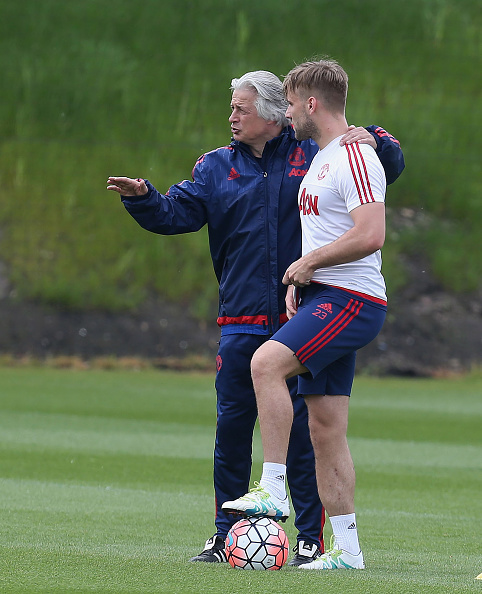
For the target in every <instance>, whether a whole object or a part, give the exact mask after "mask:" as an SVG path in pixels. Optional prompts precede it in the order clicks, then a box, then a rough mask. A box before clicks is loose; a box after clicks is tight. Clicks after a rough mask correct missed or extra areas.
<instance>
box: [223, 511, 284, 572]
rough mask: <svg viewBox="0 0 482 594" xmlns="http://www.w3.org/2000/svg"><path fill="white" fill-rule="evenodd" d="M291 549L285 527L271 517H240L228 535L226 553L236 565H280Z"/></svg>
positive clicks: (262, 567)
mask: <svg viewBox="0 0 482 594" xmlns="http://www.w3.org/2000/svg"><path fill="white" fill-rule="evenodd" d="M288 551H289V543H288V537H287V536H286V533H285V531H284V530H283V528H281V526H280V525H279V524H277V523H276V522H275V521H273V520H271V519H270V518H246V519H245V520H240V521H239V522H236V524H234V526H233V527H232V528H231V530H230V531H229V532H228V535H227V537H226V557H227V559H228V562H229V564H230V565H231V567H234V568H235V569H281V568H282V567H283V565H284V564H285V563H286V559H287V558H288Z"/></svg>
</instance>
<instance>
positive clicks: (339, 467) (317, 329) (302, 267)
mask: <svg viewBox="0 0 482 594" xmlns="http://www.w3.org/2000/svg"><path fill="white" fill-rule="evenodd" d="M347 89H348V77H347V75H346V73H345V71H344V70H343V69H342V68H341V66H339V65H338V64H337V63H336V62H334V61H330V60H322V61H320V62H307V63H304V64H301V65H300V66H297V67H296V68H294V69H293V70H292V71H291V72H290V73H289V74H288V76H287V77H286V79H285V81H284V90H285V93H286V97H287V100H288V104H289V105H288V109H287V111H286V116H287V117H288V118H289V119H290V120H291V122H292V124H293V127H294V130H295V134H296V138H297V139H298V140H299V141H306V140H307V139H308V138H312V139H313V140H314V141H315V142H316V143H317V145H318V146H319V149H320V150H319V152H318V154H317V155H316V156H315V157H314V159H313V161H312V163H311V165H310V168H309V171H308V173H307V174H306V176H305V177H304V179H303V181H302V183H301V186H300V191H299V195H298V202H299V213H300V218H301V227H302V254H303V255H302V257H301V258H299V259H297V260H295V261H294V262H293V263H292V264H291V265H290V266H288V268H287V270H286V272H285V274H284V277H283V283H284V284H286V285H292V286H290V287H289V288H288V292H287V296H286V305H287V313H288V316H289V317H290V320H289V322H288V323H287V324H286V325H284V326H283V327H282V328H281V329H280V330H278V332H276V334H275V335H274V336H273V337H272V338H271V339H270V340H269V341H267V342H266V343H265V344H264V345H262V346H261V347H260V348H259V349H258V351H257V352H256V353H255V355H254V357H253V360H252V363H251V369H252V377H253V383H254V388H255V392H256V399H257V404H258V415H259V421H260V428H261V438H262V443H263V451H264V462H265V463H264V465H263V475H262V478H261V481H260V483H259V486H258V487H256V488H255V489H253V490H252V491H250V492H249V493H248V494H247V495H245V496H244V497H241V498H240V499H237V500H235V501H228V502H226V503H225V504H224V505H223V509H224V510H226V511H227V512H231V513H236V512H238V513H239V512H240V513H242V514H243V515H248V516H263V515H266V516H272V517H277V518H286V517H288V516H289V505H288V498H287V495H286V489H285V481H284V478H283V477H284V474H285V468H286V466H285V464H286V456H287V451H288V442H289V436H290V431H291V425H292V418H293V407H292V405H291V400H290V397H289V393H288V391H287V388H286V380H288V379H289V378H292V377H293V376H298V387H299V390H298V391H299V393H300V394H303V395H304V397H305V401H306V404H307V407H308V413H309V426H310V432H311V440H312V443H313V447H314V451H315V460H316V477H317V483H318V492H319V495H320V498H321V500H322V501H323V504H324V506H325V509H326V511H327V513H328V515H329V517H330V521H331V524H332V528H333V535H334V545H333V549H332V550H330V551H328V552H327V553H324V554H323V555H321V556H319V557H318V558H317V559H314V560H313V561H311V562H309V563H306V564H303V565H302V566H301V567H302V568H303V569H339V568H354V569H363V568H364V567H365V565H364V560H363V554H362V552H361V550H360V545H359V542H358V533H357V526H356V518H355V508H354V490H355V471H354V467H353V461H352V458H351V455H350V451H349V448H348V443H347V438H346V431H347V425H348V403H349V397H350V392H351V387H352V382H353V377H354V372H355V356H356V351H357V350H358V349H359V348H361V347H363V346H364V345H366V344H368V343H369V342H370V341H371V340H373V338H375V336H376V335H377V334H378V332H379V331H380V329H381V327H382V325H383V322H384V319H385V313H386V295H385V283H384V280H383V277H382V274H381V255H380V248H381V247H382V245H383V243H384V239H385V203H384V202H385V188H386V181H385V175H384V171H383V167H382V166H381V165H380V161H379V160H378V158H377V157H376V154H375V151H373V149H372V148H370V147H369V146H368V145H366V144H365V145H360V144H358V143H354V144H351V145H345V146H341V145H340V139H341V138H342V136H343V135H344V134H345V133H346V131H347V130H348V125H347V122H346V119H345V102H346V94H347ZM298 293H299V295H300V301H299V303H297V300H296V297H295V296H296V295H297V294H298Z"/></svg>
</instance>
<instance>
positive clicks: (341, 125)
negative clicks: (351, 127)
mask: <svg viewBox="0 0 482 594" xmlns="http://www.w3.org/2000/svg"><path fill="white" fill-rule="evenodd" d="M319 131H320V133H319V136H318V138H313V140H314V141H315V142H316V144H317V145H318V146H319V147H320V150H321V149H324V148H325V147H326V146H328V145H329V144H330V142H331V141H332V140H335V138H338V136H342V135H343V134H345V132H348V123H347V121H346V119H345V117H344V116H340V117H339V118H331V119H330V120H329V121H327V122H324V123H323V124H322V125H321V126H320V127H319Z"/></svg>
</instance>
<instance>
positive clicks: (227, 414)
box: [214, 334, 325, 550]
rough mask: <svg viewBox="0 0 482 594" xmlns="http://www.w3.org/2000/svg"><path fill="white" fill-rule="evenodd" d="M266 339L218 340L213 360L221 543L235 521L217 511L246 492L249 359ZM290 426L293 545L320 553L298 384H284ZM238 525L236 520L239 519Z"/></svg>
mask: <svg viewBox="0 0 482 594" xmlns="http://www.w3.org/2000/svg"><path fill="white" fill-rule="evenodd" d="M268 339H269V336H260V335H256V334H231V335H226V336H222V337H221V341H220V344H219V351H218V356H217V369H218V371H217V375H216V392H217V427H216V442H215V448H214V492H215V496H216V520H215V523H216V529H217V534H218V535H220V536H222V537H223V538H225V537H226V534H227V533H228V531H229V529H230V528H231V526H232V525H233V524H234V523H235V522H236V521H237V519H236V518H234V517H233V516H231V515H228V514H226V513H225V512H223V510H222V509H221V506H222V504H223V503H224V502H225V501H230V500H232V499H236V498H238V497H241V496H242V495H244V494H245V493H247V492H248V490H249V484H250V475H251V457H252V441H253V431H254V426H255V422H256V418H257V407H256V398H255V394H254V389H253V383H252V380H251V370H250V363H251V358H252V356H253V354H254V352H255V351H256V349H257V348H258V347H260V346H261V345H262V344H263V343H264V342H266V340H268ZM288 386H289V388H290V393H291V398H292V401H293V409H294V420H293V427H292V431H291V438H290V445H289V450H288V459H287V478H288V485H289V489H290V494H291V500H292V503H293V507H294V511H295V526H296V528H297V530H298V540H304V541H306V542H307V543H316V544H317V545H318V546H319V547H321V549H322V550H323V525H324V521H325V512H324V508H323V506H322V504H321V502H320V499H319V496H318V489H317V484H316V475H315V458H314V454H313V447H312V445H311V440H310V434H309V429H308V412H307V408H306V404H305V402H304V399H303V398H302V397H301V396H298V395H297V386H298V380H297V378H296V377H294V378H291V379H290V380H289V381H288ZM238 519H239V518H238Z"/></svg>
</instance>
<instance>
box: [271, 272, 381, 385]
mask: <svg viewBox="0 0 482 594" xmlns="http://www.w3.org/2000/svg"><path fill="white" fill-rule="evenodd" d="M300 293H301V299H300V303H299V305H298V312H297V313H296V315H295V316H293V318H291V320H290V321H289V322H288V323H286V324H285V325H284V326H283V327H282V328H280V330H278V332H276V334H274V335H273V337H272V338H271V340H276V341H277V342H281V343H282V344H284V345H285V346H287V347H288V348H289V349H291V350H292V351H293V352H294V353H295V355H296V356H297V357H298V359H299V361H300V363H301V364H302V365H304V366H305V367H306V368H307V369H308V370H309V373H304V374H302V375H300V376H298V392H299V393H300V394H306V395H308V394H321V395H323V394H326V395H330V396H336V395H345V396H349V395H350V393H351V388H352V384H353V378H354V375H355V360H356V351H357V350H358V349H361V348H362V347H364V346H365V345H367V344H368V343H369V342H371V341H372V340H373V339H374V338H375V337H376V336H377V334H378V333H379V332H380V330H381V328H382V326H383V322H384V321H385V315H386V309H387V308H386V305H385V304H384V302H380V303H378V302H376V301H372V300H371V299H370V298H369V297H368V296H367V297H364V296H360V294H358V293H353V292H351V291H345V290H344V289H338V288H335V287H331V286H328V285H323V284H320V283H312V284H311V285H309V286H307V287H303V289H301V291H300Z"/></svg>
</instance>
